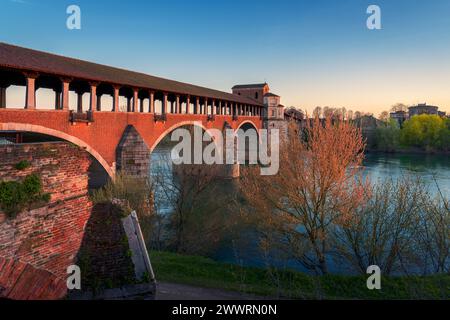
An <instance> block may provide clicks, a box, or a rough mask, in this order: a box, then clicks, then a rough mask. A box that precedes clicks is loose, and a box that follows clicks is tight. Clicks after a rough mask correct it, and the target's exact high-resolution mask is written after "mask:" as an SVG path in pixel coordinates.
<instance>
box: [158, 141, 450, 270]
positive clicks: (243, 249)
mask: <svg viewBox="0 0 450 320" xmlns="http://www.w3.org/2000/svg"><path fill="white" fill-rule="evenodd" d="M168 152H170V148H167V147H166V148H161V149H158V150H156V152H154V154H153V155H152V161H155V162H161V159H167V154H168ZM364 170H365V174H366V175H367V176H369V177H370V180H371V181H372V182H376V181H377V180H383V179H389V178H393V179H394V180H395V179H396V178H399V177H401V176H402V175H410V174H412V175H418V176H419V177H420V178H421V180H422V181H423V182H424V184H425V187H426V188H428V189H429V190H430V193H432V194H437V191H438V188H437V185H439V189H440V191H441V192H442V193H443V195H444V196H446V197H447V198H450V156H449V155H422V154H383V153H370V154H367V155H366V158H365V161H364ZM232 187H233V184H232V183H230V188H232ZM159 208H160V210H161V213H166V212H170V205H169V204H164V205H160V206H159ZM211 256H212V258H213V259H215V260H217V261H221V262H227V263H232V264H238V265H242V266H254V267H264V266H266V265H267V263H270V264H271V265H274V266H277V267H281V268H284V267H287V268H290V269H295V270H298V271H306V270H305V269H304V268H303V267H302V266H301V265H300V264H298V263H297V262H295V261H291V260H286V259H279V258H278V257H265V258H264V257H263V256H262V253H261V251H260V250H259V248H258V245H257V244H256V241H255V237H254V235H252V232H251V231H249V232H248V234H245V232H243V233H242V234H241V236H240V237H239V239H236V238H233V237H230V238H229V239H226V240H224V241H223V242H222V244H221V245H220V247H219V248H217V250H215V252H213V253H212V254H211ZM330 271H331V272H338V273H340V272H343V270H342V268H341V266H339V265H336V264H334V263H330Z"/></svg>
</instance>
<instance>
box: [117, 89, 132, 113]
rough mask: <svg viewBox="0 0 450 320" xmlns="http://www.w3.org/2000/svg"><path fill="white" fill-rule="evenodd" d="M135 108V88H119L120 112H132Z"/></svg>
mask: <svg viewBox="0 0 450 320" xmlns="http://www.w3.org/2000/svg"><path fill="white" fill-rule="evenodd" d="M132 108H133V89H131V88H130V87H122V88H120V90H119V112H131V111H132Z"/></svg>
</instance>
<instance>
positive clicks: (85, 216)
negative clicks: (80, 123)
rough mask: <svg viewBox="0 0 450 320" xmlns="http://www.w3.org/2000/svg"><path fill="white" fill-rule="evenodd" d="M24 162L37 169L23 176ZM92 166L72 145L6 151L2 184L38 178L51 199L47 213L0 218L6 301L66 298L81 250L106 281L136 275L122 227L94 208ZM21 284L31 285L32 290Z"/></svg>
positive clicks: (0, 291) (0, 278) (0, 150)
mask: <svg viewBox="0 0 450 320" xmlns="http://www.w3.org/2000/svg"><path fill="white" fill-rule="evenodd" d="M22 160H27V161H29V162H30V163H31V166H30V167H29V168H27V169H25V170H23V171H21V170H17V169H16V168H15V165H16V164H17V163H18V162H20V161H22ZM90 164H91V160H90V156H89V154H88V153H87V152H85V151H84V150H82V149H80V148H78V147H76V146H74V145H72V144H69V143H64V142H49V143H37V144H22V145H20V144H19V145H9V146H0V181H5V180H21V179H23V178H24V177H25V176H27V175H29V174H32V173H36V174H39V176H41V179H42V182H43V188H44V190H45V192H49V193H51V201H50V203H49V204H48V205H45V206H44V207H41V208H37V209H33V210H31V209H28V210H25V211H24V212H21V213H19V214H18V215H17V216H16V217H14V218H6V215H5V214H2V213H1V212H0V297H1V296H2V295H3V296H6V297H9V298H18V299H55V298H62V297H63V296H64V295H65V294H66V291H65V290H63V289H64V288H65V282H66V277H67V273H66V270H67V267H68V266H69V265H72V264H79V260H78V258H79V253H80V250H81V251H83V250H84V252H89V253H90V255H91V257H93V260H92V261H93V262H92V263H91V265H92V267H91V268H90V272H93V273H94V274H99V275H101V276H103V275H104V278H105V277H109V278H120V277H127V276H129V275H130V273H129V271H130V267H129V262H130V259H129V258H128V257H127V256H126V252H125V250H124V247H123V244H124V241H123V230H121V226H120V225H118V224H117V221H116V220H112V221H111V223H110V224H109V223H108V220H109V218H108V212H110V211H109V209H108V210H105V208H102V207H100V208H99V207H94V206H93V204H92V203H91V201H90V200H89V197H88V195H87V191H88V189H87V186H88V168H89V166H90ZM102 225H103V228H102ZM84 247H85V248H84ZM83 248H84V249H83ZM127 259H128V261H127ZM115 262H117V263H115ZM105 270H107V271H108V272H105ZM82 275H83V270H82ZM82 278H83V277H82ZM20 279H29V281H28V285H25V284H23V283H22V282H21V280H20ZM82 286H83V283H82ZM19 288H20V290H19ZM61 288H63V289H61Z"/></svg>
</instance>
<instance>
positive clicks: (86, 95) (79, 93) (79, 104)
mask: <svg viewBox="0 0 450 320" xmlns="http://www.w3.org/2000/svg"><path fill="white" fill-rule="evenodd" d="M90 92H91V86H90V85H89V83H88V82H87V81H83V80H74V81H72V82H71V83H70V85H69V110H72V111H75V112H80V113H81V112H86V111H88V110H89V108H90V96H91V94H90Z"/></svg>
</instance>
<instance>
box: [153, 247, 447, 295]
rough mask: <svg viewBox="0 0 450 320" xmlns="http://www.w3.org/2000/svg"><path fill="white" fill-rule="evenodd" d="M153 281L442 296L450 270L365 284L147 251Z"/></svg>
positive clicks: (256, 290)
mask: <svg viewBox="0 0 450 320" xmlns="http://www.w3.org/2000/svg"><path fill="white" fill-rule="evenodd" d="M150 256H151V261H152V265H153V268H154V270H155V273H156V278H157V280H158V281H163V282H171V283H180V284H187V285H195V286H198V287H205V288H215V289H223V290H229V291H236V292H240V293H243V294H253V295H258V296H267V297H271V298H282V299H448V297H449V296H450V276H449V275H439V276H429V277H389V278H386V277H385V278H383V279H382V282H381V287H382V289H381V290H372V291H371V290H368V289H367V286H366V280H367V277H362V276H341V275H327V276H320V277H315V276H310V275H307V274H304V273H301V272H296V271H291V270H270V271H269V270H265V269H260V268H252V267H240V266H236V265H231V264H225V263H220V262H216V261H214V260H212V259H208V258H205V257H199V256H185V255H180V254H174V253H169V252H155V251H154V252H151V253H150Z"/></svg>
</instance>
